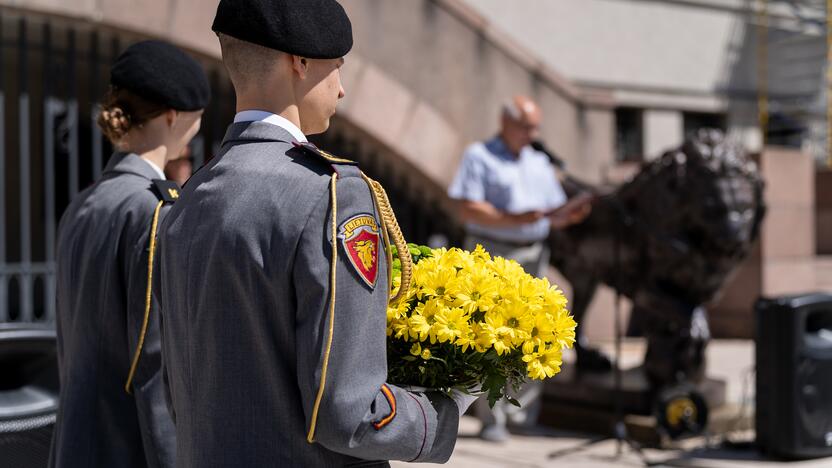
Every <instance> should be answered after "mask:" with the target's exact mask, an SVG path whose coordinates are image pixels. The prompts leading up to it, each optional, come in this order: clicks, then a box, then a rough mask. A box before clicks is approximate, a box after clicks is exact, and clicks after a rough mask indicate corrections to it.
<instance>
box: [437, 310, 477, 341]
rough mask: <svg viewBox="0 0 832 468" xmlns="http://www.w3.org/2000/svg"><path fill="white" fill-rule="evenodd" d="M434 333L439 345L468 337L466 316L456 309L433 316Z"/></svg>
mask: <svg viewBox="0 0 832 468" xmlns="http://www.w3.org/2000/svg"><path fill="white" fill-rule="evenodd" d="M435 318H436V322H435V323H434V325H433V327H434V332H435V334H436V339H437V340H438V341H439V342H440V343H444V342H446V341H450V342H452V343H453V342H454V341H455V340H456V339H457V338H459V337H462V336H467V335H468V328H469V327H468V315H466V314H465V312H464V311H463V310H462V309H461V308H459V307H457V308H454V309H445V310H442V311H440V312H438V313H437V314H436V316H435Z"/></svg>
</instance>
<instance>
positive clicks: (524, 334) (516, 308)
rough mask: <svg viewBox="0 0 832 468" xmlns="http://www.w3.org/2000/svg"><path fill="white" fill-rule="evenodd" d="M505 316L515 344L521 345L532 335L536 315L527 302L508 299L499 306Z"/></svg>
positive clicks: (506, 324)
mask: <svg viewBox="0 0 832 468" xmlns="http://www.w3.org/2000/svg"><path fill="white" fill-rule="evenodd" d="M494 310H495V311H496V310H498V311H499V312H500V315H502V317H503V323H504V325H503V326H504V327H506V328H508V332H507V333H508V335H509V336H511V340H512V344H513V345H514V346H517V345H520V344H521V343H522V342H523V341H525V340H527V339H528V338H529V336H530V332H531V331H532V328H534V316H533V315H532V314H530V313H529V310H528V308H527V307H526V305H525V304H523V303H522V302H519V301H506V302H505V303H504V304H501V305H500V306H498V307H497V308H495V309H494Z"/></svg>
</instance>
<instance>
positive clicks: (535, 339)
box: [523, 312, 555, 354]
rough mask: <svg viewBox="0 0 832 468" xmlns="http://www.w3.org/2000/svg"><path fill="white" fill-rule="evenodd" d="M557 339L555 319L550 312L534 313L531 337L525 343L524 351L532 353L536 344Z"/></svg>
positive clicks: (539, 344)
mask: <svg viewBox="0 0 832 468" xmlns="http://www.w3.org/2000/svg"><path fill="white" fill-rule="evenodd" d="M553 341H555V321H554V320H553V318H552V316H551V315H550V314H547V313H544V312H538V313H536V314H534V321H533V325H532V329H531V331H530V332H529V339H528V340H527V341H526V342H525V343H523V352H524V353H525V354H531V353H532V351H533V350H534V348H535V347H536V346H541V345H543V344H545V343H551V342H553Z"/></svg>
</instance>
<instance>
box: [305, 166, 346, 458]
mask: <svg viewBox="0 0 832 468" xmlns="http://www.w3.org/2000/svg"><path fill="white" fill-rule="evenodd" d="M337 180H338V173H337V172H336V173H333V174H332V180H331V181H330V184H329V187H330V193H331V196H332V241H331V244H332V262H331V264H330V266H329V330H328V333H329V335H328V336H327V339H326V348H325V349H324V363H323V365H322V366H321V384H320V386H318V395H317V396H315V405H314V406H313V407H312V421H311V422H310V423H309V433H308V434H307V435H306V441H307V442H309V443H310V444H311V443H312V442H315V427H316V426H317V422H318V410H319V409H320V406H321V400H322V399H323V397H324V387H325V386H326V370H327V368H328V367H329V353H330V352H331V351H332V336H333V333H334V331H335V284H336V282H335V279H336V277H335V271H336V270H337V266H338V193H337V185H336V182H337Z"/></svg>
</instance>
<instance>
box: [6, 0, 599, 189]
mask: <svg viewBox="0 0 832 468" xmlns="http://www.w3.org/2000/svg"><path fill="white" fill-rule="evenodd" d="M216 3H217V1H216V0H146V1H142V2H136V1H133V0H95V1H94V0H26V1H25V2H24V1H21V0H0V6H3V5H5V6H12V7H16V8H20V9H25V10H31V11H37V12H45V13H51V14H58V15H62V16H68V17H75V18H79V19H82V20H85V21H90V22H93V23H99V24H101V25H103V26H106V27H115V28H119V29H125V30H129V31H132V32H137V33H140V34H143V35H147V36H152V37H161V38H166V39H168V40H171V41H172V42H175V43H178V44H180V45H182V46H184V47H187V48H190V49H192V50H194V51H197V52H200V53H203V54H206V55H208V56H213V57H219V45H218V43H217V40H216V37H215V35H214V34H213V33H212V32H211V30H210V25H211V21H212V19H213V16H214V12H215V9H216ZM342 4H343V6H344V7H345V9H346V10H347V11H348V13H349V15H350V17H351V19H352V21H353V31H354V36H355V48H354V49H353V52H351V53H350V54H349V55H348V56H347V64H346V66H345V67H344V69H343V79H344V83H345V88H346V90H347V97H346V98H345V100H344V101H343V103H342V105H341V106H340V108H339V112H340V114H341V117H343V118H344V119H346V120H348V121H349V123H350V124H352V125H354V126H355V127H357V128H360V129H361V130H362V131H364V132H366V134H368V135H370V136H371V137H373V138H374V139H375V140H376V141H377V142H380V143H382V144H384V145H386V146H387V147H388V148H389V149H391V150H392V151H393V153H394V154H396V155H398V156H399V157H400V158H404V159H406V160H407V161H408V162H409V163H410V164H412V165H413V166H414V167H416V168H417V169H418V170H420V171H421V172H423V173H424V174H425V175H427V176H428V178H429V179H430V180H431V181H432V182H433V183H432V184H430V186H429V187H427V189H432V190H434V191H437V192H439V191H442V190H444V188H445V187H446V186H447V184H448V183H449V182H450V180H451V178H452V176H453V174H454V171H455V170H456V167H457V164H458V161H459V158H460V155H461V151H462V149H463V148H464V147H465V146H466V145H467V144H469V143H471V142H472V141H474V140H477V139H483V138H487V137H490V136H491V135H492V134H493V133H494V132H495V131H496V128H497V119H498V114H499V109H500V106H501V104H502V103H503V102H505V101H506V100H507V99H508V98H509V97H510V96H512V95H513V94H516V93H525V94H529V95H531V96H533V97H534V98H536V99H537V100H538V101H539V102H540V104H541V106H542V108H543V112H544V115H545V121H544V124H543V128H542V136H543V138H544V139H545V140H546V141H547V143H548V144H549V146H550V147H551V148H553V149H554V150H555V151H556V152H557V153H558V154H559V155H560V156H561V157H563V158H564V159H565V160H566V161H567V162H568V163H569V166H570V168H571V170H572V171H573V172H575V173H576V174H578V175H580V176H581V177H583V178H585V179H587V180H591V181H599V180H600V175H601V174H602V173H603V172H604V170H605V169H606V168H607V166H609V165H611V164H612V161H613V143H614V141H613V131H614V130H613V129H614V127H613V125H614V122H613V119H612V113H611V111H610V108H611V107H610V106H611V100H610V99H609V96H608V95H606V94H605V93H603V92H600V93H599V92H596V93H593V94H592V95H584V94H583V93H582V91H581V90H580V89H579V88H577V87H575V86H574V85H572V84H571V83H570V82H568V81H567V80H566V79H564V78H563V77H562V76H560V75H559V74H558V73H557V72H555V71H553V70H552V69H550V68H548V67H546V66H544V65H542V64H541V62H540V61H539V60H537V59H536V58H535V57H533V56H532V55H530V54H529V53H527V52H526V51H525V49H523V48H522V47H520V46H518V45H517V44H514V43H512V42H511V41H510V40H509V39H508V38H507V37H505V36H504V35H501V34H500V33H499V32H497V31H496V30H494V28H492V27H491V26H490V25H489V24H488V23H487V22H486V21H485V20H484V19H483V18H482V17H481V16H479V15H478V14H477V13H475V12H473V11H472V10H471V9H469V8H467V7H465V6H464V4H462V3H461V2H460V1H459V0H418V1H414V0H384V1H381V0H343V1H342Z"/></svg>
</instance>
